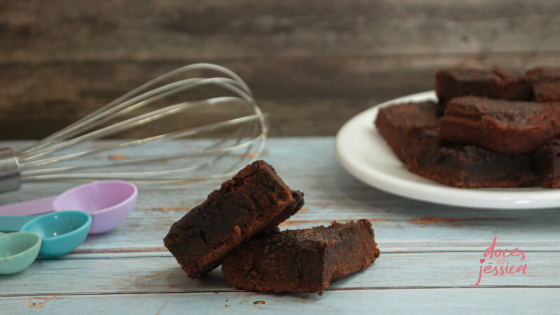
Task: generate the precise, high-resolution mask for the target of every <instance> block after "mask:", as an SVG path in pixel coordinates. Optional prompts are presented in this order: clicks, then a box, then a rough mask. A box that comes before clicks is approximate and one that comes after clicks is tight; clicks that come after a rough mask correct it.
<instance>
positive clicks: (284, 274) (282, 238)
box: [222, 220, 379, 293]
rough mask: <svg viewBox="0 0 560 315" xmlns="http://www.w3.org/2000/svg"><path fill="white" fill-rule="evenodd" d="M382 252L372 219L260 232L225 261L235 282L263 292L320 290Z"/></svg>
mask: <svg viewBox="0 0 560 315" xmlns="http://www.w3.org/2000/svg"><path fill="white" fill-rule="evenodd" d="M377 257H379V249H378V248H377V244H376V243H375V240H374V234H373V229H372V228H371V223H370V222H369V221H368V220H359V221H358V222H349V223H346V224H339V223H337V222H333V223H332V225H331V226H329V227H324V226H320V227H314V228H312V229H304V230H287V231H283V232H279V233H276V234H268V235H258V236H256V237H254V238H253V239H251V240H249V241H248V242H246V243H243V244H242V245H241V246H239V248H237V249H236V250H235V251H234V252H233V253H232V254H230V255H228V256H227V257H226V258H225V259H224V262H223V265H222V272H223V274H224V277H225V279H226V281H227V282H228V283H229V284H230V285H231V286H233V287H235V288H238V289H242V290H246V291H261V292H284V291H289V292H306V293H313V292H322V291H323V290H325V289H326V288H327V287H328V286H329V284H330V283H331V282H332V281H334V280H337V279H340V278H342V277H344V276H345V275H348V274H351V273H353V272H356V271H358V270H362V269H365V268H366V267H368V266H369V265H370V264H371V263H373V262H374V261H375V259H376V258H377Z"/></svg>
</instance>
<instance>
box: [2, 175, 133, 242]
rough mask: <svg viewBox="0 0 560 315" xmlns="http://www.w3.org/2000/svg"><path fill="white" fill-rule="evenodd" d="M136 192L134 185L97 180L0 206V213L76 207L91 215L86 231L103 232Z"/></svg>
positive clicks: (124, 213)
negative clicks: (49, 194) (37, 197)
mask: <svg viewBox="0 0 560 315" xmlns="http://www.w3.org/2000/svg"><path fill="white" fill-rule="evenodd" d="M137 195H138V188H136V186H134V184H132V183H129V182H125V181H121V180H106V181H99V182H93V183H89V184H85V185H81V186H78V187H74V188H72V189H70V190H67V191H66V192H64V193H63V194H61V195H59V196H54V197H48V198H42V199H35V200H30V201H24V202H19V203H14V204H11V205H6V206H0V216H2V215H18V216H24V215H37V214H44V213H49V212H54V211H64V210H80V211H84V212H87V213H89V214H90V215H91V219H92V221H91V229H90V230H89V234H97V233H103V232H107V231H109V230H110V229H112V228H115V227H116V226H117V225H119V224H120V223H121V222H122V221H124V219H126V217H127V216H128V214H129V213H130V211H132V208H133V207H134V203H135V202H136V196H137Z"/></svg>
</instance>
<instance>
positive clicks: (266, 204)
mask: <svg viewBox="0 0 560 315" xmlns="http://www.w3.org/2000/svg"><path fill="white" fill-rule="evenodd" d="M302 205H303V193H301V192H299V191H293V190H291V189H290V188H289V187H288V186H287V185H286V184H285V183H284V182H283V181H282V179H280V177H279V176H278V175H277V174H276V171H275V170H274V168H273V167H272V166H270V165H268V164H267V163H265V162H264V161H256V162H254V163H252V164H250V165H248V166H247V167H245V168H244V169H242V170H241V171H239V173H237V175H235V176H234V177H233V178H232V179H230V180H228V181H226V182H224V183H223V184H222V186H221V188H220V189H219V190H215V191H213V192H212V193H210V195H208V199H206V201H204V202H203V203H202V204H200V205H199V206H197V207H195V208H193V209H192V210H191V211H189V212H188V213H187V214H186V215H185V216H183V218H181V219H180V220H179V221H177V222H175V223H174V224H173V225H172V226H171V229H170V230H169V233H168V234H167V236H166V237H165V238H164V244H165V247H167V249H168V250H169V251H170V252H171V253H172V254H173V256H175V258H176V259H177V262H179V264H180V265H181V266H182V268H183V270H185V271H186V272H187V273H188V275H189V277H190V278H197V277H199V276H201V275H202V274H204V273H206V272H208V271H211V270H212V269H214V268H216V267H217V266H219V265H220V263H221V261H222V259H223V258H224V257H225V256H226V255H227V254H228V253H230V252H231V251H232V250H233V249H234V248H235V247H237V246H238V245H239V244H241V243H242V242H244V241H246V240H248V239H249V238H250V237H251V236H253V235H255V234H257V233H259V232H261V231H263V230H264V229H265V228H268V227H275V226H277V225H278V224H280V223H281V222H283V221H284V220H286V219H287V218H289V217H290V216H291V215H293V214H294V213H296V212H297V211H298V210H299V209H300V208H301V206H302Z"/></svg>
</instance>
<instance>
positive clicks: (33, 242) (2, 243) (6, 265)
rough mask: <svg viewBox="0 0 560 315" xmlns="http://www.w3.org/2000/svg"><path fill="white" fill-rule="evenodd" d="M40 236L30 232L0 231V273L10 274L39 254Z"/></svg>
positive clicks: (16, 271) (26, 265) (26, 264)
mask: <svg viewBox="0 0 560 315" xmlns="http://www.w3.org/2000/svg"><path fill="white" fill-rule="evenodd" d="M40 248H41V237H40V236H39V235H38V234H35V233H31V232H16V233H10V234H4V233H0V274H3V275H10V274H14V273H18V272H20V271H22V270H24V269H25V268H27V267H29V265H31V263H33V261H34V260H35V258H37V255H39V249H40Z"/></svg>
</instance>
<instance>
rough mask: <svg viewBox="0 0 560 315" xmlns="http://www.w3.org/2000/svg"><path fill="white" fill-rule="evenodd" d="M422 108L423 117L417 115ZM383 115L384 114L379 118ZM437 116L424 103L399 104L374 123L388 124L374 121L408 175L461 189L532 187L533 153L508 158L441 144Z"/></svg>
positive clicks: (473, 149)
mask: <svg viewBox="0 0 560 315" xmlns="http://www.w3.org/2000/svg"><path fill="white" fill-rule="evenodd" d="M421 107H422V108H423V110H422V112H423V113H424V114H423V115H418V111H419V108H421ZM382 111H384V112H386V114H384V115H382ZM436 112H437V108H436V106H428V105H426V104H423V103H418V104H415V103H407V104H399V105H393V106H389V107H386V108H383V109H381V110H380V115H379V116H378V118H377V120H379V119H384V120H386V121H390V122H391V123H390V124H389V123H382V124H378V122H377V120H376V125H377V126H378V130H379V132H380V133H381V134H382V135H383V136H384V137H385V140H386V141H387V142H388V144H389V145H390V146H391V148H393V150H394V151H395V153H396V154H397V155H399V157H400V158H401V160H403V161H404V162H405V163H406V164H407V167H408V170H409V171H411V172H413V173H416V174H418V175H420V176H423V177H426V178H428V179H431V180H434V181H437V182H439V183H442V184H445V185H450V186H455V187H461V188H465V187H473V188H474V187H519V186H531V185H533V184H534V175H533V172H532V170H531V168H532V160H533V155H532V152H527V153H509V154H508V153H501V152H494V151H491V150H488V149H484V148H481V147H478V146H474V145H463V144H457V143H452V142H447V141H444V140H442V139H441V138H440V137H439V134H438V130H437V128H438V121H437V119H435V118H434V117H435V116H436ZM388 113H397V115H389V114H388ZM382 117H385V118H382ZM387 117H389V118H390V119H386V118H387ZM380 127H381V128H380ZM397 150H398V151H397Z"/></svg>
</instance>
